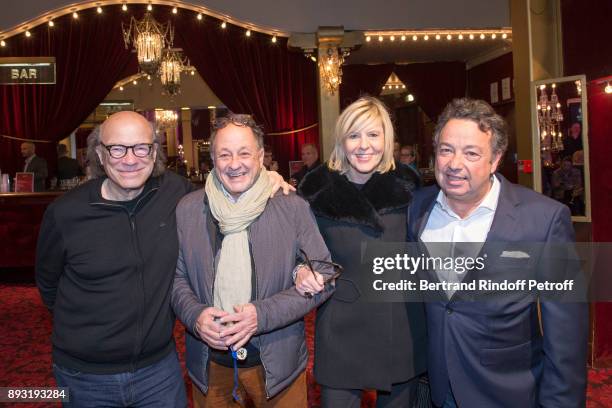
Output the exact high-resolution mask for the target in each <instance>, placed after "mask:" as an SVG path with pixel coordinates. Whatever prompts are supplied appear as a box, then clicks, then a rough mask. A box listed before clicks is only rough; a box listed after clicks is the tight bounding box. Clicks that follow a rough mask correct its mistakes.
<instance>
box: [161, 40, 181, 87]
mask: <svg viewBox="0 0 612 408" xmlns="http://www.w3.org/2000/svg"><path fill="white" fill-rule="evenodd" d="M185 64H187V65H188V62H187V60H186V59H183V58H182V56H181V53H180V51H178V50H176V49H173V48H166V49H164V53H163V57H162V60H161V65H160V67H159V79H160V81H161V83H162V86H163V88H164V90H165V92H166V93H167V94H168V95H176V94H178V93H179V92H180V90H181V73H182V72H183V71H184V70H185V69H186V65H185Z"/></svg>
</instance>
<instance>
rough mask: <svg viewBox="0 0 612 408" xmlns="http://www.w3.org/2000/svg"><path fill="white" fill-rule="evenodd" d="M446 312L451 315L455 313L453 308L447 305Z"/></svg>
mask: <svg viewBox="0 0 612 408" xmlns="http://www.w3.org/2000/svg"><path fill="white" fill-rule="evenodd" d="M446 313H447V314H449V315H451V314H453V309H451V308H450V307H447V308H446Z"/></svg>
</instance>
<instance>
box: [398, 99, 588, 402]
mask: <svg viewBox="0 0 612 408" xmlns="http://www.w3.org/2000/svg"><path fill="white" fill-rule="evenodd" d="M434 143H435V151H436V165H435V175H436V180H437V182H438V185H439V187H438V186H431V187H428V188H425V189H422V190H420V191H418V192H417V193H416V195H415V197H414V200H413V203H412V205H411V207H410V210H409V219H408V239H409V240H410V241H413V242H419V241H420V242H423V243H425V244H427V243H433V242H473V243H478V242H480V243H484V244H483V245H487V244H489V243H491V242H497V243H519V242H523V243H536V242H541V243H549V244H551V243H572V242H573V241H574V231H573V227H572V224H571V217H570V212H569V209H568V208H567V207H566V206H564V205H563V204H560V203H558V202H556V201H553V200H551V199H549V198H547V197H545V196H543V195H541V194H538V193H536V192H534V191H532V190H529V189H527V188H524V187H521V186H518V185H516V184H512V183H510V182H509V181H507V180H506V179H505V178H504V177H502V176H501V175H499V174H496V170H497V168H498V165H499V163H500V161H501V158H502V156H503V155H504V153H505V150H506V148H507V146H508V136H507V130H506V124H505V122H504V120H503V119H502V118H501V117H500V116H499V115H497V114H496V113H495V112H494V110H493V108H491V106H489V105H488V104H487V103H486V102H484V101H480V100H472V99H467V98H463V99H456V100H454V101H453V102H451V103H450V104H449V105H448V106H447V107H446V109H445V110H444V112H443V113H442V115H441V116H440V119H439V121H438V124H437V126H436V130H435V134H434ZM504 253H505V252H504ZM509 253H510V252H509ZM502 256H503V254H502ZM509 261H511V262H514V261H516V260H513V259H509ZM499 264H500V262H497V264H496V265H493V266H492V268H500V265H499ZM493 271H494V272H495V271H497V269H493ZM517 273H518V270H517ZM456 295H457V293H454V294H453V293H448V292H447V293H446V294H444V297H443V298H442V300H437V301H432V302H428V303H427V304H426V310H427V323H428V336H429V347H428V370H429V378H430V385H431V391H432V398H433V402H434V403H435V404H436V405H437V406H441V407H444V408H454V407H459V408H466V407H467V408H472V407H508V408H510V407H511V408H515V407H521V408H529V407H572V408H575V407H584V406H585V394H586V353H587V351H586V348H587V331H588V305H587V304H586V303H560V302H551V301H545V300H541V301H540V309H541V315H540V317H539V316H538V304H537V303H535V302H533V301H522V302H521V301H518V302H517V301H511V300H504V299H502V300H499V299H498V300H496V301H491V302H483V301H481V302H468V301H460V298H461V296H456ZM513 300H514V299H513Z"/></svg>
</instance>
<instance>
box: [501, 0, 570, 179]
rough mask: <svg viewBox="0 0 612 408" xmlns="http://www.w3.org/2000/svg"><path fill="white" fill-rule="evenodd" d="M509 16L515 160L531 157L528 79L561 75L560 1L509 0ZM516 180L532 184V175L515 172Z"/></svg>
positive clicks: (531, 109)
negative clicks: (512, 71)
mask: <svg viewBox="0 0 612 408" xmlns="http://www.w3.org/2000/svg"><path fill="white" fill-rule="evenodd" d="M510 15H511V23H512V58H513V64H514V81H515V85H514V97H515V103H514V106H515V110H516V144H517V153H518V159H519V160H533V159H534V157H535V152H534V151H533V142H532V141H533V137H534V135H532V120H533V118H532V115H533V112H535V108H534V107H535V103H536V102H535V90H534V89H532V86H531V81H535V80H539V79H546V78H555V77H560V76H562V75H563V52H562V48H561V34H560V32H561V13H560V3H559V0H511V1H510ZM533 165H534V166H537V165H539V164H538V163H533ZM518 181H519V183H520V184H522V185H524V186H527V187H533V174H522V173H519V177H518Z"/></svg>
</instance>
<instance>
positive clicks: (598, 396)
mask: <svg viewBox="0 0 612 408" xmlns="http://www.w3.org/2000/svg"><path fill="white" fill-rule="evenodd" d="M312 320H313V317H312V316H308V319H307V323H308V324H307V327H308V329H307V335H308V337H309V338H310V339H312V334H313V333H312V331H313V324H312ZM50 336H51V321H50V316H49V313H48V312H47V310H46V309H45V307H44V306H43V305H42V302H41V300H40V297H39V296H38V292H37V290H36V288H35V287H34V286H33V285H31V284H22V283H14V284H0V387H7V386H24V387H35V386H36V387H52V386H55V381H54V380H53V376H52V374H51V345H50V342H49V338H50ZM175 337H176V341H177V344H178V345H179V351H180V355H181V362H182V363H183V366H184V362H183V352H184V348H183V347H182V346H181V345H182V344H184V341H183V327H182V326H181V325H180V324H177V327H176V328H175ZM309 349H310V352H311V356H312V341H309ZM308 374H309V375H308V385H309V390H308V391H309V395H308V399H309V405H310V407H312V408H316V407H318V406H319V397H318V395H319V393H318V387H317V385H316V383H315V382H314V378H313V376H312V360H311V361H310V364H309V373H308ZM185 381H186V383H187V386H188V393H189V395H191V383H190V381H189V379H188V378H187V376H186V375H185ZM57 405H58V404H40V403H39V404H26V403H21V404H15V405H14V406H15V407H17V408H26V407H33V408H41V407H56V406H57ZM4 406H10V405H4ZM362 406H363V407H373V406H374V398H373V396H372V394H368V395H366V398H364V403H363V405H362ZM587 406H588V407H589V408H604V407H610V408H612V370H590V371H589V389H588V403H587Z"/></svg>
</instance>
